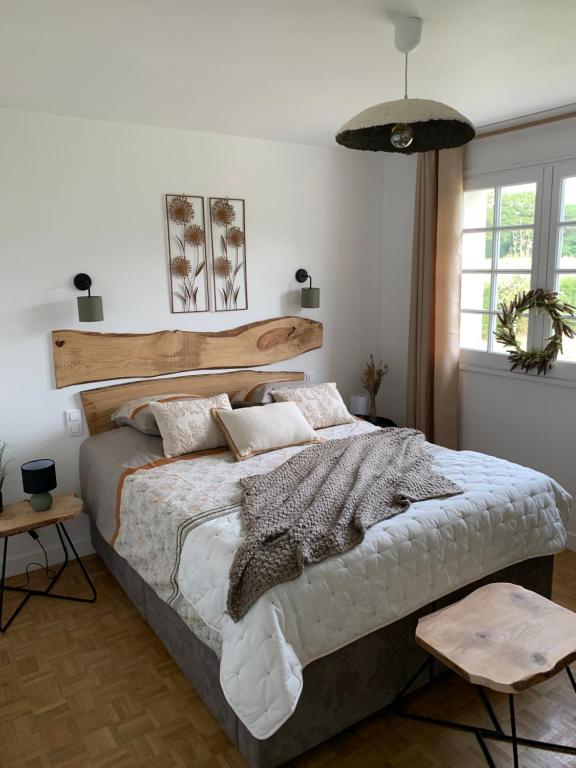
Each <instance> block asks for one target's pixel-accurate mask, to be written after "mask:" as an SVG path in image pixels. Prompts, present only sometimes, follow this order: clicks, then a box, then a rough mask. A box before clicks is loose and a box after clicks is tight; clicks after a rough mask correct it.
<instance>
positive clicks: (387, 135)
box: [336, 16, 476, 155]
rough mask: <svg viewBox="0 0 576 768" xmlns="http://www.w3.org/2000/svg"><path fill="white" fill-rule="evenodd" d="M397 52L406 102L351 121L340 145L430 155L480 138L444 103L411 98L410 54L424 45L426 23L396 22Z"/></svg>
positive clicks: (370, 111) (341, 134) (387, 105)
mask: <svg viewBox="0 0 576 768" xmlns="http://www.w3.org/2000/svg"><path fill="white" fill-rule="evenodd" d="M395 27H396V34H395V42H396V48H397V49H398V50H399V51H400V52H402V53H404V54H405V57H406V59H405V69H404V94H405V95H404V98H403V99H398V100H397V101H386V102H384V103H382V104H376V105H375V106H373V107H368V109H365V110H364V111H362V112H360V113H359V114H358V115H356V116H355V117H353V118H352V119H351V120H349V121H348V122H347V123H346V124H345V125H344V126H343V127H342V128H341V129H340V130H339V131H338V133H337V134H336V141H337V142H338V144H342V146H344V147H348V148H350V149H363V150H369V151H372V152H401V153H403V154H405V155H411V154H412V153H414V152H428V151H429V150H433V149H450V148H451V147H459V146H461V145H462V144H467V143H468V142H469V141H471V140H472V139H473V138H474V136H475V135H476V131H475V130H474V126H473V125H472V123H471V122H470V120H468V118H466V117H464V115H461V114H460V112H457V111H456V110H455V109H452V107H449V106H448V105H447V104H443V103H442V102H440V101H431V100H430V99H409V98H408V53H409V52H410V51H413V50H414V49H415V48H416V47H417V45H418V43H419V42H420V35H421V31H422V20H421V19H418V18H413V17H406V16H401V17H398V18H397V19H396V22H395Z"/></svg>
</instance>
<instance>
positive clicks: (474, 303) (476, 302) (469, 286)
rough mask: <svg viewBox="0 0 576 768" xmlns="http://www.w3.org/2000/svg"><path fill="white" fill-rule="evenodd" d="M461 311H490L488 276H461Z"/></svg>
mask: <svg viewBox="0 0 576 768" xmlns="http://www.w3.org/2000/svg"><path fill="white" fill-rule="evenodd" d="M460 305H461V307H462V309H490V275H489V274H488V275H487V274H482V275H470V274H466V273H464V274H463V275H462V298H461V302H460Z"/></svg>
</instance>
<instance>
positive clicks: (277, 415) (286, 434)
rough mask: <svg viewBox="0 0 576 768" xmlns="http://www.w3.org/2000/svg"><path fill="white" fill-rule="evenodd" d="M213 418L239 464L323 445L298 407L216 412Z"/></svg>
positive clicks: (275, 405) (280, 405)
mask: <svg viewBox="0 0 576 768" xmlns="http://www.w3.org/2000/svg"><path fill="white" fill-rule="evenodd" d="M213 414H214V418H215V420H216V422H217V423H218V424H219V425H220V428H221V430H222V432H223V434H224V436H225V437H226V441H227V442H228V445H229V446H230V450H231V451H232V453H233V454H234V458H235V459H236V460H237V461H243V460H244V459H249V458H250V457H251V456H256V455H257V454H259V453H266V452H267V451H274V450H276V449H278V448H287V447H288V446H289V445H305V444H307V443H321V442H322V439H321V438H318V437H317V436H316V435H315V433H314V430H313V429H312V427H311V426H310V424H308V422H307V421H306V419H305V418H304V416H303V415H302V412H301V411H300V409H299V408H298V406H297V405H296V404H295V403H270V405H263V406H262V407H261V408H241V409H240V410H236V411H228V410H226V411H222V410H214V411H213Z"/></svg>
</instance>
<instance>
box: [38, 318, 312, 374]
mask: <svg viewBox="0 0 576 768" xmlns="http://www.w3.org/2000/svg"><path fill="white" fill-rule="evenodd" d="M322 337H323V329H322V323H319V322H317V321H315V320H309V319H307V318H304V317H276V318H273V319H272V320H262V321H260V322H257V323H250V324H249V325H241V326H239V327H238V328H231V329H230V330H227V331H217V332H198V331H159V332H158V333H92V332H89V331H65V330H63V331H52V353H53V356H54V372H55V377H56V386H57V387H58V388H61V387H68V386H70V385H72V384H85V383H87V382H92V381H107V380H110V379H130V378H140V377H145V376H163V375H165V374H168V373H180V372H182V371H199V370H206V369H213V368H248V367H250V366H253V365H270V364H271V363H278V362H280V361H282V360H289V359H290V358H292V357H297V356H298V355H301V354H302V353H303V352H308V351H310V350H312V349H319V348H320V347H321V346H322Z"/></svg>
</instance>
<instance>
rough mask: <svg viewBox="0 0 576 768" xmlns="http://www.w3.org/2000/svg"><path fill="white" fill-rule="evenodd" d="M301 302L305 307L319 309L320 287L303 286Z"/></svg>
mask: <svg viewBox="0 0 576 768" xmlns="http://www.w3.org/2000/svg"><path fill="white" fill-rule="evenodd" d="M300 304H301V306H302V307H304V308H305V309H318V307H319V306H320V288H302V295H301V300H300Z"/></svg>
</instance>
